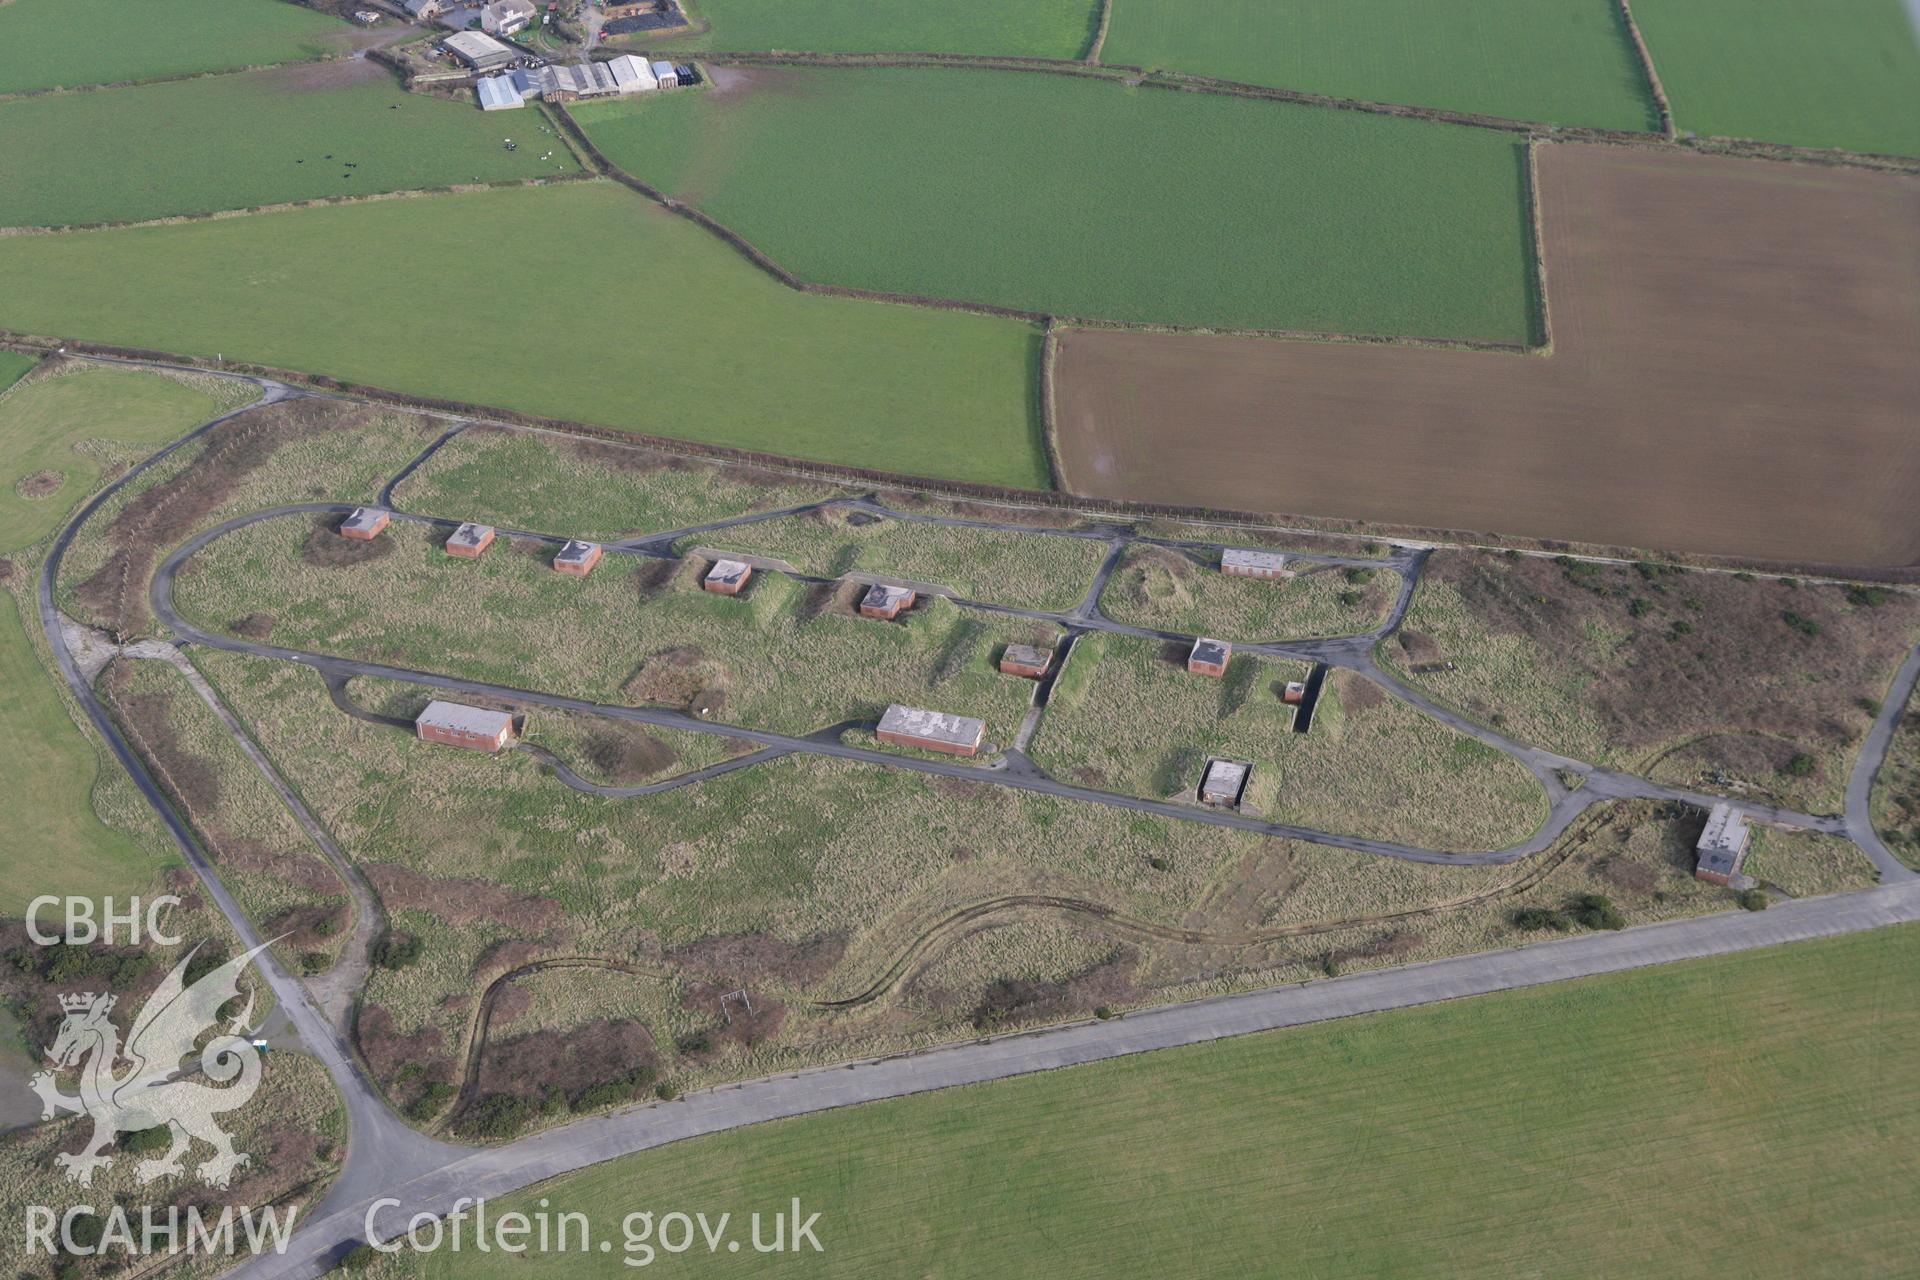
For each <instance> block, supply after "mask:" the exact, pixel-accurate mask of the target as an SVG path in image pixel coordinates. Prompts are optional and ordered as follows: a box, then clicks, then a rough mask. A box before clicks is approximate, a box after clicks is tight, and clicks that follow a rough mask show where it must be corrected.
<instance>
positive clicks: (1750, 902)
mask: <svg viewBox="0 0 1920 1280" xmlns="http://www.w3.org/2000/svg"><path fill="white" fill-rule="evenodd" d="M1735 900H1736V901H1737V902H1739V904H1740V905H1741V906H1742V907H1745V908H1746V909H1747V910H1748V911H1765V910H1766V909H1767V904H1768V899H1767V891H1766V890H1765V889H1742V890H1741V891H1740V895H1739V897H1738V898H1737V899H1735Z"/></svg>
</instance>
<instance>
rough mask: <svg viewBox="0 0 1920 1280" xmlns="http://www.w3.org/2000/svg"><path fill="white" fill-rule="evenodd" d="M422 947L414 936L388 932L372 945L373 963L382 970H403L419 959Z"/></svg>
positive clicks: (421, 943)
mask: <svg viewBox="0 0 1920 1280" xmlns="http://www.w3.org/2000/svg"><path fill="white" fill-rule="evenodd" d="M424 945H425V944H424V943H423V942H422V941H421V940H420V938H419V937H418V936H416V935H414V934H411V933H394V932H393V931H392V930H388V931H387V932H386V933H383V934H381V935H380V941H378V942H376V943H374V944H373V962H374V963H375V964H377V965H379V966H380V967H381V968H382V969H404V968H406V967H407V966H408V965H410V964H413V963H414V962H415V961H417V960H419V959H420V950H421V948H422V947H423V946H424Z"/></svg>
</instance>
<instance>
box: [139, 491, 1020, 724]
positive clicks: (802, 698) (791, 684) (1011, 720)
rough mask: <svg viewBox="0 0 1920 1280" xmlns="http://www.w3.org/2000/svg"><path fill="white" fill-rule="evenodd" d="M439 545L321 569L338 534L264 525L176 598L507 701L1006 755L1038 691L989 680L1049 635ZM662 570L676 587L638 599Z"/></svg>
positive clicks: (202, 568) (950, 614) (276, 636)
mask: <svg viewBox="0 0 1920 1280" xmlns="http://www.w3.org/2000/svg"><path fill="white" fill-rule="evenodd" d="M442 540H443V535H439V536H433V535H430V533H429V531H428V530H427V529H425V528H423V527H422V526H420V525H417V524H410V523H407V522H398V523H395V524H394V525H392V526H391V527H389V528H388V530H387V531H386V532H385V533H383V534H382V535H381V537H380V540H379V541H377V542H376V543H375V544H374V547H373V548H370V550H376V551H379V552H387V554H385V555H378V556H376V558H372V559H366V560H362V561H360V562H359V563H341V564H325V563H320V562H318V561H317V560H316V555H324V554H326V553H327V552H328V551H330V550H332V549H333V548H334V547H335V546H337V544H338V543H339V542H340V541H341V540H340V539H339V537H338V535H337V534H335V533H333V532H331V530H330V529H328V528H325V527H316V525H315V524H314V523H313V522H311V521H310V520H308V519H306V518H304V517H288V518H285V519H277V520H269V521H263V522H261V523H259V524H255V525H250V526H248V527H246V528H244V529H240V530H237V531H236V532H234V533H231V534H228V535H227V536H225V537H223V538H220V539H218V540H217V541H215V542H213V543H211V544H209V545H208V546H207V547H206V548H205V549H203V550H202V551H200V552H199V553H197V554H196V555H195V556H194V557H193V559H192V560H190V561H188V562H187V565H186V566H183V572H182V573H181V575H180V577H179V579H178V580H177V584H176V588H175V600H176V602H177V604H178V606H179V608H180V610H181V612H182V614H183V615H185V616H187V617H189V618H191V619H192V620H194V621H195V622H197V623H198V624H200V625H202V626H204V627H206V628H208V629H210V630H221V629H225V628H227V627H229V626H231V625H232V623H233V622H234V621H235V620H237V619H241V618H245V617H247V616H249V615H255V614H264V615H266V616H267V617H268V618H269V619H270V621H271V626H270V627H268V628H265V629H264V634H265V636H266V638H267V639H268V640H269V641H270V642H271V643H275V644H281V645H286V646H288V647H291V648H303V649H312V650H317V651H321V652H329V653H338V654H343V655H351V656H357V657H364V658H371V659H374V660H379V661H392V662H395V663H398V664H399V665H402V666H409V667H414V668H417V669H420V670H424V671H435V672H442V673H445V674H449V675H459V676H466V677H469V678H473V679H480V680H486V681H489V682H490V683H495V684H502V685H508V686H512V687H515V688H525V689H538V690H540V691H542V692H546V693H558V694H568V695H572V696H575V697H584V698H592V699H594V700H596V701H601V702H611V703H632V704H636V705H638V704H643V703H655V704H661V705H669V706H676V707H680V708H683V709H684V708H686V707H688V706H689V705H690V704H691V703H693V702H694V701H695V699H696V698H702V699H705V700H706V701H705V705H708V706H710V707H712V708H713V710H712V719H714V720H716V721H721V722H731V723H737V724H744V725H749V726H751V727H754V728H762V729H774V730H780V731H785V732H796V733H808V732H812V731H813V730H815V729H819V728H822V727H824V726H827V725H830V724H836V723H838V722H840V721H842V720H845V719H848V718H851V717H873V718H877V717H878V716H879V714H880V713H881V712H882V711H884V710H885V709H886V707H887V704H888V703H890V702H907V703H911V704H914V705H931V706H935V707H938V708H939V709H941V710H943V711H952V712H956V713H959V714H964V715H976V716H980V717H982V718H984V719H985V720H986V721H987V725H988V736H989V738H990V739H992V740H997V741H1010V740H1011V737H1012V734H1013V731H1014V729H1015V728H1016V727H1017V726H1018V725H1019V723H1020V719H1021V717H1022V716H1023V715H1024V714H1025V711H1026V705H1027V700H1028V697H1029V695H1030V694H1031V693H1032V684H1031V682H1029V681H1025V680H1020V679H1016V678H1014V677H1010V676H1002V675H1000V674H999V673H998V672H997V671H996V670H995V668H994V665H993V660H994V657H995V656H996V655H997V652H998V646H1000V645H1002V644H1005V643H1007V642H1008V641H1010V640H1018V639H1023V638H1025V637H1026V636H1027V634H1028V633H1029V632H1032V631H1035V630H1036V629H1042V630H1047V631H1051V628H1036V627H1035V626H1034V625H1033V624H1028V623H1023V622H1017V621H1008V622H998V621H987V620H983V619H980V618H976V617H974V616H972V615H968V614H964V613H962V611H961V610H960V609H959V607H958V606H956V605H954V604H953V603H952V602H950V601H946V600H930V601H928V602H926V604H925V605H924V606H922V607H920V608H917V609H915V610H914V611H913V612H912V613H911V614H907V615H903V617H904V618H905V619H906V622H905V625H899V624H889V623H882V622H875V621H871V620H867V619H861V618H857V617H854V616H852V615H851V614H850V613H849V612H848V611H847V609H846V606H845V604H844V602H836V603H833V604H826V603H823V602H819V601H817V600H815V599H813V598H811V597H810V596H809V594H808V593H807V592H806V591H805V590H803V588H802V587H801V586H800V584H799V583H797V582H795V581H793V580H792V579H790V578H786V577H783V576H782V575H779V574H762V575H759V576H758V577H757V578H756V579H755V581H754V582H753V583H752V584H751V586H750V587H749V589H748V591H747V592H746V594H744V595H742V596H739V597H734V598H730V597H726V596H720V595H715V594H713V593H711V592H708V591H704V590H702V589H701V587H700V584H699V582H698V580H697V579H696V578H695V573H696V572H697V571H699V570H700V568H701V565H700V563H699V562H697V561H687V562H685V563H683V564H681V565H680V566H679V567H678V569H677V570H675V569H673V568H672V567H671V566H667V565H663V564H662V563H661V562H659V561H644V562H641V563H639V564H638V566H637V567H636V564H635V562H634V561H632V560H630V559H628V558H626V557H621V556H609V557H608V558H606V559H605V560H604V561H602V563H601V564H600V566H599V567H597V568H596V569H595V570H594V572H593V573H592V575H591V576H589V577H587V578H585V579H576V578H570V577H567V576H566V575H564V574H559V573H555V572H554V571H553V569H552V567H551V564H550V561H551V559H552V555H553V549H552V548H551V547H538V546H534V545H533V544H527V545H526V546H525V547H524V548H514V547H512V546H510V545H509V544H508V543H507V542H506V541H505V540H502V541H500V542H498V543H496V545H495V546H494V547H493V548H492V549H490V550H489V551H488V552H487V554H486V555H485V556H484V557H482V558H481V559H480V560H478V561H471V562H470V561H464V560H458V559H454V558H453V557H450V556H448V555H447V554H446V553H445V552H444V551H443V550H442V549H441V545H440V544H441V542H442ZM316 543H317V544H318V545H317V546H316V545H315V544H316ZM662 569H666V570H667V571H668V572H669V573H671V574H672V577H671V580H670V581H666V582H663V583H660V584H659V585H658V586H655V585H653V584H652V583H651V582H649V583H648V584H647V585H645V586H642V585H640V580H641V579H642V578H648V577H650V576H651V575H653V574H655V573H656V572H658V571H660V570H662ZM400 602H405V603H404V604H403V603H400ZM715 695H717V696H718V697H719V699H720V701H719V702H718V703H717V704H716V703H714V702H712V700H711V699H712V697H713V696H715Z"/></svg>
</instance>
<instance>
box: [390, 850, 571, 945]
mask: <svg viewBox="0 0 1920 1280" xmlns="http://www.w3.org/2000/svg"><path fill="white" fill-rule="evenodd" d="M367 879H368V881H370V882H371V883H372V885H373V888H374V892H376V893H378V894H379V895H380V900H381V902H383V903H385V904H386V908H387V912H388V914H390V915H397V914H399V913H400V912H402V911H424V912H426V913H427V914H428V915H431V916H434V917H437V918H438V919H440V920H443V921H445V922H446V923H447V924H452V925H464V924H472V923H473V922H474V921H476V920H491V921H493V922H494V923H495V924H501V925H506V926H508V927H509V928H516V929H522V930H526V931H530V932H533V931H539V930H544V929H547V928H550V927H551V926H553V925H554V924H555V923H557V922H558V921H559V920H560V918H561V914H562V913H561V909H560V904H559V903H558V902H555V901H554V900H553V899H552V898H536V897H533V896H531V895H528V894H521V893H515V892H514V891H513V890H511V889H506V888H503V887H501V886H500V885H497V884H494V883H493V882H492V881H488V880H460V879H451V878H442V877H438V876H423V875H421V874H420V873H419V872H418V871H414V870H412V869H411V868H408V867H402V866H398V865H396V864H394V863H391V862H375V863H370V864H369V865H368V866H367Z"/></svg>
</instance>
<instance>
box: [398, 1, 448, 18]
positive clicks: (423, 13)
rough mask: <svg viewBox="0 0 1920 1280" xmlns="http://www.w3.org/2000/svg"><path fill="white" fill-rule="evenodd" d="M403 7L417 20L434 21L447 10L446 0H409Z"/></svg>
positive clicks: (408, 14) (410, 16) (409, 15)
mask: <svg viewBox="0 0 1920 1280" xmlns="http://www.w3.org/2000/svg"><path fill="white" fill-rule="evenodd" d="M402 7H403V8H405V9H406V11H407V16H408V17H409V18H412V19H413V20H414V21H415V22H432V21H433V20H434V19H435V18H437V17H439V16H440V15H441V14H443V13H445V12H446V11H447V5H446V0H407V2H406V4H405V5H404V6H402Z"/></svg>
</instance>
